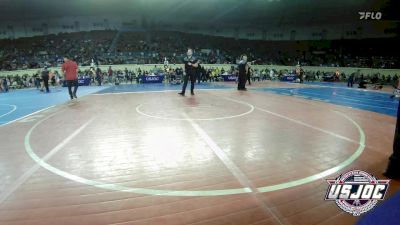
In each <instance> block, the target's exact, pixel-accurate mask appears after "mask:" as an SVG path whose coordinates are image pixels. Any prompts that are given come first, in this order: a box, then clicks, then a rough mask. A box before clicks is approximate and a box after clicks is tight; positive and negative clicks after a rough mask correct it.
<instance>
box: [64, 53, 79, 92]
mask: <svg viewBox="0 0 400 225" xmlns="http://www.w3.org/2000/svg"><path fill="white" fill-rule="evenodd" d="M61 72H62V74H63V75H64V78H65V82H66V84H67V87H68V92H69V96H70V97H71V99H74V98H78V97H76V91H77V89H78V64H76V62H75V61H73V60H72V59H69V57H64V64H63V65H62V67H61ZM72 87H74V91H73V92H72V90H71V88H72Z"/></svg>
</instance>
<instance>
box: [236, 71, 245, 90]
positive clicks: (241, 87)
mask: <svg viewBox="0 0 400 225" xmlns="http://www.w3.org/2000/svg"><path fill="white" fill-rule="evenodd" d="M246 80H247V75H245V74H239V80H238V90H244V89H246Z"/></svg>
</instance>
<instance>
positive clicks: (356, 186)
mask: <svg viewBox="0 0 400 225" xmlns="http://www.w3.org/2000/svg"><path fill="white" fill-rule="evenodd" d="M326 181H327V182H328V184H329V187H328V191H327V192H326V196H325V200H327V201H336V204H337V205H338V206H339V208H341V209H342V210H343V211H345V212H348V213H350V214H352V215H353V216H359V215H361V214H362V213H365V212H368V211H369V210H371V209H372V208H373V207H374V206H375V205H376V204H377V203H378V201H380V200H383V199H384V198H385V194H386V192H387V190H388V188H389V182H390V180H377V179H376V178H375V177H374V176H372V175H371V174H369V173H367V172H364V171H362V170H352V171H349V172H347V173H345V174H342V175H340V176H338V177H337V178H336V179H333V180H330V179H328V180H326Z"/></svg>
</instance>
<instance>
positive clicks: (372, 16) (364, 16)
mask: <svg viewBox="0 0 400 225" xmlns="http://www.w3.org/2000/svg"><path fill="white" fill-rule="evenodd" d="M358 14H360V20H380V19H381V18H382V13H381V12H358Z"/></svg>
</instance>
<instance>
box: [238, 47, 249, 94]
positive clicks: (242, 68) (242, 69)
mask: <svg viewBox="0 0 400 225" xmlns="http://www.w3.org/2000/svg"><path fill="white" fill-rule="evenodd" d="M238 67H239V79H238V90H239V91H247V89H246V81H247V74H248V73H249V65H248V64H247V56H246V55H243V56H242V58H241V60H240V61H239V65H238Z"/></svg>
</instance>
